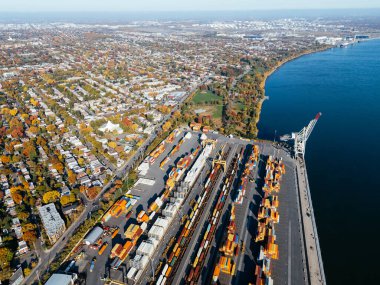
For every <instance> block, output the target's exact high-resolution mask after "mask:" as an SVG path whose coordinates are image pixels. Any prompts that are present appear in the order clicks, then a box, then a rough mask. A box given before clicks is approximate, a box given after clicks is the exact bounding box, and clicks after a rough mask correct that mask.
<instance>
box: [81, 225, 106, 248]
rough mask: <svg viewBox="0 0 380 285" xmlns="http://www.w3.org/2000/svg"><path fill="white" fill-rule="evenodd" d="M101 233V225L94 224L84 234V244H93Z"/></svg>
mask: <svg viewBox="0 0 380 285" xmlns="http://www.w3.org/2000/svg"><path fill="white" fill-rule="evenodd" d="M102 234H103V229H102V228H101V227H98V226H96V227H95V228H93V229H92V230H91V232H90V233H89V234H88V235H87V236H86V238H85V239H84V240H83V241H84V243H85V244H87V245H90V244H94V243H95V242H96V241H97V240H98V239H99V238H100V237H101V235H102Z"/></svg>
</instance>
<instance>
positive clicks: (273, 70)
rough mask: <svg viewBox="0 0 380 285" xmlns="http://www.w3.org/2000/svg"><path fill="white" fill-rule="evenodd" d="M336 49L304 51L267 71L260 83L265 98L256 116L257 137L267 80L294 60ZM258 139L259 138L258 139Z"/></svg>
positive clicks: (261, 101) (261, 100) (327, 47)
mask: <svg viewBox="0 0 380 285" xmlns="http://www.w3.org/2000/svg"><path fill="white" fill-rule="evenodd" d="M332 48H334V47H333V46H326V47H323V48H320V49H317V50H307V51H304V52H301V53H298V54H296V55H292V56H289V57H286V58H285V59H283V60H281V61H279V62H278V63H277V64H276V65H275V66H274V67H272V68H271V69H270V70H268V71H266V72H264V73H263V80H262V81H261V82H260V85H259V87H260V89H261V90H262V91H263V94H264V97H263V98H261V99H260V100H259V102H258V103H257V106H258V110H259V113H258V115H257V116H256V119H255V125H256V129H257V135H258V134H259V131H260V130H259V128H258V127H257V125H258V123H259V122H260V116H261V109H262V106H263V103H264V101H265V100H266V99H267V96H265V95H266V94H265V84H266V81H267V79H268V78H269V77H270V76H271V75H272V74H273V73H274V72H276V71H277V70H278V69H279V68H280V67H282V66H283V65H284V64H286V63H288V62H290V61H292V60H296V59H298V58H300V57H302V56H305V55H309V54H313V53H318V52H323V51H327V50H329V49H332ZM256 138H258V137H256Z"/></svg>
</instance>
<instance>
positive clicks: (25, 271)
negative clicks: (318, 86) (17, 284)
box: [24, 267, 31, 276]
mask: <svg viewBox="0 0 380 285" xmlns="http://www.w3.org/2000/svg"><path fill="white" fill-rule="evenodd" d="M30 272H31V270H30V268H28V267H27V268H25V269H24V275H25V276H29V275H30Z"/></svg>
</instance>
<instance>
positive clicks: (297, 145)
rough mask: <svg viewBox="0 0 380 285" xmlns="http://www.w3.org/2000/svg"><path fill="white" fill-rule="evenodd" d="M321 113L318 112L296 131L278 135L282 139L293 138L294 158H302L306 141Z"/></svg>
mask: <svg viewBox="0 0 380 285" xmlns="http://www.w3.org/2000/svg"><path fill="white" fill-rule="evenodd" d="M321 115H322V113H318V114H317V115H316V116H315V118H314V119H313V120H311V121H310V123H309V124H308V125H307V126H306V127H304V128H303V129H302V130H301V131H299V132H298V133H292V134H291V135H284V136H281V137H280V139H281V140H282V141H288V140H294V155H295V157H296V158H298V157H299V158H302V159H303V158H304V156H305V148H306V142H307V140H308V138H309V137H310V134H311V132H312V131H313V129H314V127H315V124H316V123H317V121H318V119H319V117H320V116H321Z"/></svg>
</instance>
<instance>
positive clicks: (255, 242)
mask: <svg viewBox="0 0 380 285" xmlns="http://www.w3.org/2000/svg"><path fill="white" fill-rule="evenodd" d="M281 157H283V159H281ZM156 161H158V162H157V163H156ZM137 173H138V181H137V182H136V184H135V185H133V186H132V187H131V189H130V190H129V191H128V193H126V194H124V195H123V196H121V197H120V198H119V199H118V200H117V201H116V202H115V203H114V204H113V205H112V206H110V208H109V209H108V210H107V211H106V212H105V214H104V215H103V217H102V218H101V220H100V222H99V224H98V225H97V226H96V227H94V228H93V229H91V230H90V231H89V232H88V233H87V234H86V236H85V239H84V240H83V242H82V243H81V244H80V245H78V247H77V249H76V250H75V251H73V255H72V257H71V259H70V260H69V261H70V262H72V261H74V265H75V266H74V265H72V266H71V268H78V273H81V272H86V274H87V277H86V282H87V284H95V285H97V284H99V285H100V284H105V283H106V284H111V283H109V282H111V281H110V280H114V282H120V283H119V284H159V285H161V284H248V283H251V284H272V282H273V283H275V284H283V283H288V284H289V280H291V281H292V283H295V282H296V281H297V282H298V281H300V283H299V284H303V281H304V274H303V270H302V268H303V261H302V260H303V259H302V251H301V249H302V245H301V241H299V244H297V242H295V244H296V249H297V250H295V249H294V247H293V248H290V247H289V241H290V240H291V241H293V240H296V241H298V240H301V238H300V230H299V216H298V212H297V211H298V205H297V200H296V193H295V190H294V189H295V180H294V176H295V175H294V167H293V160H292V159H291V158H290V157H288V156H287V155H286V153H285V152H283V153H280V151H279V150H276V149H275V148H274V147H273V146H272V145H271V144H269V143H267V142H262V143H252V142H250V141H247V140H241V139H239V138H232V137H228V138H227V137H224V136H221V135H219V134H216V133H213V132H212V131H208V132H207V134H205V133H201V132H194V131H189V130H174V131H172V132H171V133H170V134H169V135H168V136H167V137H166V138H165V139H164V140H163V141H162V142H161V143H159V144H158V146H157V147H156V148H155V149H154V150H153V151H151V152H150V154H149V155H148V156H147V157H146V158H145V159H144V160H143V161H142V162H141V164H140V165H138V166H137ZM291 191H293V192H291ZM289 193H292V195H291V196H289ZM289 205H291V206H292V207H291V209H288V207H289ZM289 220H290V221H291V235H289ZM79 256H80V258H79ZM295 257H297V260H299V261H297V262H295V261H294V259H295ZM299 257H300V258H299ZM289 258H290V260H291V261H292V264H293V265H292V267H291V269H290V270H289V268H288V264H289ZM70 264H71V263H70ZM284 272H286V274H284ZM107 280H108V281H107ZM293 281H294V282H293ZM295 284H296V283H295ZM297 284H298V283H297Z"/></svg>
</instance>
